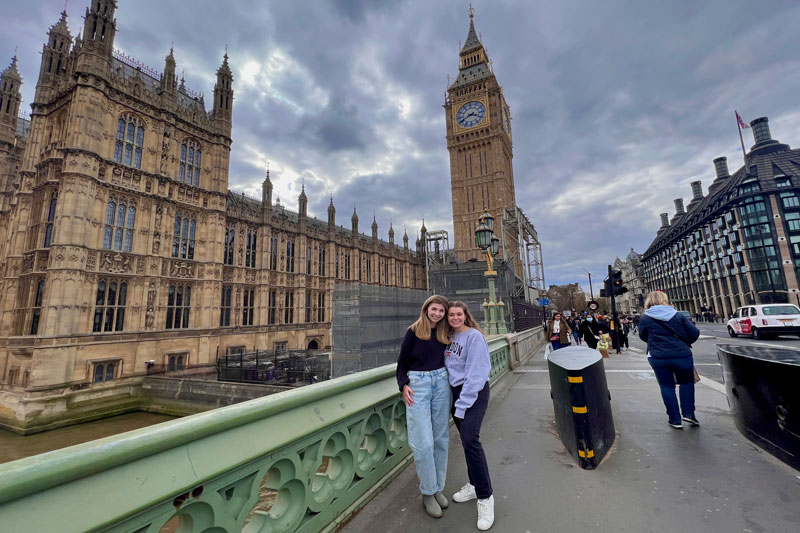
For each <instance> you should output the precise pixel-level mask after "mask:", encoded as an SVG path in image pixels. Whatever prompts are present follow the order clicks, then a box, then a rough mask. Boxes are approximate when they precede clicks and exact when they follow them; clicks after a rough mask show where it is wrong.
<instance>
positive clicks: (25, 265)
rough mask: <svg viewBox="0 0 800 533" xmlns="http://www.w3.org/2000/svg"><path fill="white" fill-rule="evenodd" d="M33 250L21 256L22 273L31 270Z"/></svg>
mask: <svg viewBox="0 0 800 533" xmlns="http://www.w3.org/2000/svg"><path fill="white" fill-rule="evenodd" d="M33 258H34V255H33V252H31V253H29V254H26V255H25V256H24V257H23V258H22V273H23V274H25V273H26V272H30V271H32V270H33Z"/></svg>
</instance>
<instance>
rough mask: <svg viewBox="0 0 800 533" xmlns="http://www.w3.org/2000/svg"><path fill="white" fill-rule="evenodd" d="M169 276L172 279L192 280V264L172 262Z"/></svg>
mask: <svg viewBox="0 0 800 533" xmlns="http://www.w3.org/2000/svg"><path fill="white" fill-rule="evenodd" d="M169 275H170V276H172V277H173V278H193V277H194V263H190V262H188V261H173V262H172V267H171V268H170V271H169Z"/></svg>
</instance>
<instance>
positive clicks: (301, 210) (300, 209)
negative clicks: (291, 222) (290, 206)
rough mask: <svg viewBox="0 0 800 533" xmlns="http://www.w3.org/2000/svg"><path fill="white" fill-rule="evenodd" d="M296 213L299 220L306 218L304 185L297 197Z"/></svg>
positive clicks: (306, 207) (306, 198) (306, 199)
mask: <svg viewBox="0 0 800 533" xmlns="http://www.w3.org/2000/svg"><path fill="white" fill-rule="evenodd" d="M297 213H298V214H299V215H300V218H301V219H303V218H306V217H307V216H308V197H307V196H306V186H305V184H304V185H303V187H302V189H301V190H300V196H298V197H297Z"/></svg>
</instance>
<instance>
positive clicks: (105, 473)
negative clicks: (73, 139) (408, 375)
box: [0, 334, 530, 533]
mask: <svg viewBox="0 0 800 533" xmlns="http://www.w3.org/2000/svg"><path fill="white" fill-rule="evenodd" d="M523 335H524V334H523ZM529 336H530V335H529ZM489 344H490V349H491V358H492V370H491V375H490V379H491V381H492V382H493V383H494V382H496V381H497V380H498V379H500V378H501V377H502V376H503V375H504V374H505V373H506V372H508V370H509V368H510V366H509V364H510V357H509V355H510V349H511V345H510V344H509V342H508V339H507V338H504V337H497V338H493V339H491V340H490V343H489ZM410 460H411V457H410V449H409V447H408V443H407V438H406V425H405V405H404V404H403V402H402V400H401V398H400V395H399V393H398V391H397V384H396V381H395V365H387V366H384V367H380V368H375V369H372V370H367V371H364V372H360V373H358V374H353V375H350V376H345V377H341V378H337V379H333V380H330V381H327V382H323V383H318V384H315V385H313V386H309V387H304V388H300V389H297V390H292V391H287V392H282V393H278V394H275V395H272V396H267V397H264V398H258V399H255V400H251V401H248V402H244V403H241V404H236V405H232V406H229V407H223V408H220V409H215V410H212V411H208V412H205V413H200V414H197V415H192V416H188V417H185V418H181V419H178V420H173V421H170V422H165V423H162V424H158V425H155V426H151V427H147V428H142V429H138V430H134V431H130V432H128V433H123V434H120V435H115V436H112V437H108V438H105V439H100V440H95V441H91V442H87V443H84V444H79V445H77V446H72V447H69V448H64V449H61V450H56V451H53V452H49V453H45V454H41V455H37V456H33V457H28V458H26V459H20V460H18V461H13V462H10V463H6V464H3V465H0V530H2V531H15V532H16V531H36V532H40V531H41V532H45V531H46V532H50V531H53V532H55V531H59V532H72V531H74V532H88V531H108V532H119V533H123V532H124V533H157V532H172V531H176V532H177V531H180V532H197V533H200V532H203V533H231V532H239V531H244V532H248V533H250V532H277V531H301V532H312V531H313V532H316V531H330V530H334V529H336V528H337V527H338V526H339V524H340V523H341V522H342V521H343V520H346V519H347V518H348V517H349V516H350V515H351V514H352V513H353V512H354V511H355V510H357V509H358V508H359V507H360V506H362V505H363V504H364V503H366V502H367V501H368V500H369V499H370V498H371V497H372V496H373V495H374V494H375V493H376V492H377V491H379V490H380V489H381V487H383V486H384V485H385V484H386V483H388V482H389V481H390V480H391V479H392V478H393V477H394V476H395V475H396V474H397V473H399V471H400V470H401V469H402V468H404V467H405V466H406V465H407V464H409V462H410Z"/></svg>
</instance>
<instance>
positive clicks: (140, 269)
mask: <svg viewBox="0 0 800 533" xmlns="http://www.w3.org/2000/svg"><path fill="white" fill-rule="evenodd" d="M144 261H145V260H144V257H140V258H138V259H137V260H136V273H137V274H139V275H140V276H141V275H144Z"/></svg>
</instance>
